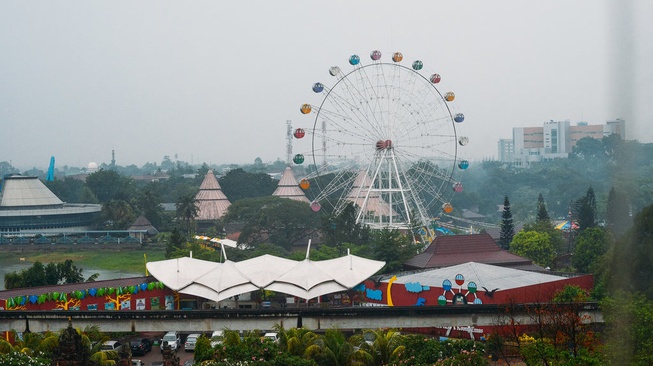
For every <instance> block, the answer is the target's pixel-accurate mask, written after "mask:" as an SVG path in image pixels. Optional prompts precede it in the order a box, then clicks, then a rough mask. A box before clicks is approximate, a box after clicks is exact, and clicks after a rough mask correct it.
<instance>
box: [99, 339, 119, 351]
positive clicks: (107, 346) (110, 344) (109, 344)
mask: <svg viewBox="0 0 653 366" xmlns="http://www.w3.org/2000/svg"><path fill="white" fill-rule="evenodd" d="M100 350H101V351H116V352H119V351H120V350H122V343H120V342H118V341H106V342H104V343H102V345H101V346H100Z"/></svg>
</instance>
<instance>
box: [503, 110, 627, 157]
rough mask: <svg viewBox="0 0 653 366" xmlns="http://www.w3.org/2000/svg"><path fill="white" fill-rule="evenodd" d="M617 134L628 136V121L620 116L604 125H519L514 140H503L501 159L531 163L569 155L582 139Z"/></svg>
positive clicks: (513, 131)
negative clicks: (626, 124)
mask: <svg viewBox="0 0 653 366" xmlns="http://www.w3.org/2000/svg"><path fill="white" fill-rule="evenodd" d="M611 134H616V135H619V136H621V138H624V137H625V135H626V126H625V121H624V120H623V119H621V118H618V119H616V120H614V121H608V122H606V123H605V124H604V125H589V124H588V123H587V122H578V123H577V124H576V125H575V126H571V124H570V122H569V120H565V121H553V120H552V121H549V122H545V123H544V124H543V126H542V127H515V128H513V129H512V141H511V140H507V139H501V140H499V145H498V147H499V151H498V152H499V156H498V158H499V161H502V162H508V163H513V164H515V165H518V166H528V165H529V164H530V163H533V162H538V161H542V160H547V159H556V158H566V157H568V156H569V153H570V152H572V151H573V148H574V146H576V143H577V142H578V140H580V139H582V138H585V137H591V138H595V139H601V138H603V137H604V136H609V135H611Z"/></svg>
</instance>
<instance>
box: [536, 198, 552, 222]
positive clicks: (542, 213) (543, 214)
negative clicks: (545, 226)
mask: <svg viewBox="0 0 653 366" xmlns="http://www.w3.org/2000/svg"><path fill="white" fill-rule="evenodd" d="M537 221H544V222H550V221H551V218H549V213H548V212H547V210H546V204H545V203H544V196H542V193H540V195H539V196H538V197H537Z"/></svg>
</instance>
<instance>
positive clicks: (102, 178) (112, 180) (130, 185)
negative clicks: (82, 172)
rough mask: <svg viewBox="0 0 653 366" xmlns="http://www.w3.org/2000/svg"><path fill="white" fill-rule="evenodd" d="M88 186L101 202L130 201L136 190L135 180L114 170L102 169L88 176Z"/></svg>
mask: <svg viewBox="0 0 653 366" xmlns="http://www.w3.org/2000/svg"><path fill="white" fill-rule="evenodd" d="M86 186H87V187H88V188H90V189H91V191H92V192H93V194H94V195H95V197H97V199H98V200H100V202H102V203H104V202H108V201H111V200H125V201H128V200H129V199H130V198H132V197H133V195H134V194H135V192H136V189H135V187H134V181H133V179H131V178H127V177H124V176H122V175H120V174H118V173H117V172H115V171H113V170H104V169H100V170H98V171H97V172H95V173H92V174H89V176H88V177H86Z"/></svg>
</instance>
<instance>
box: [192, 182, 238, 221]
mask: <svg viewBox="0 0 653 366" xmlns="http://www.w3.org/2000/svg"><path fill="white" fill-rule="evenodd" d="M195 204H196V205H197V221H215V220H219V219H221V218H222V217H223V216H224V215H225V213H227V209H228V208H229V206H231V202H229V200H228V199H227V196H225V194H224V193H223V192H222V188H221V187H220V184H219V183H218V179H217V178H216V177H215V174H213V170H209V171H208V172H206V176H204V180H203V181H202V184H201V185H200V191H199V192H197V194H196V195H195Z"/></svg>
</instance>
